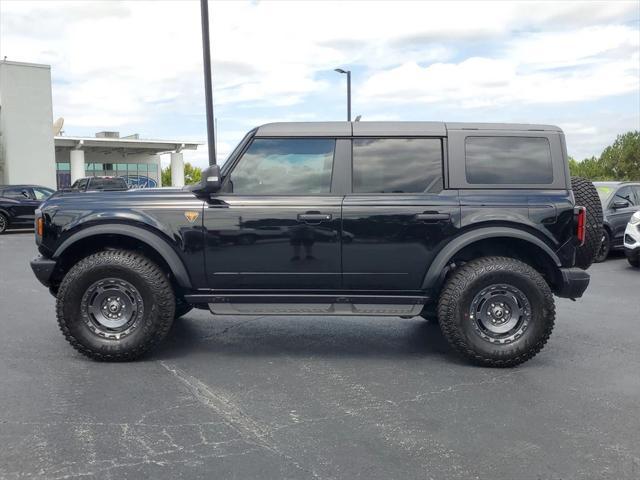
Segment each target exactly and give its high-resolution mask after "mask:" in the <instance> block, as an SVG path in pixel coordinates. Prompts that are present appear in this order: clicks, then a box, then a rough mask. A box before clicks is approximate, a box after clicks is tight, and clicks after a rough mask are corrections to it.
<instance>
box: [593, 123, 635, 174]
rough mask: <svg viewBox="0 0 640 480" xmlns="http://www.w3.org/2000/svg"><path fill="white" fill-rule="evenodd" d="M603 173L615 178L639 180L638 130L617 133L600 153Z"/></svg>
mask: <svg viewBox="0 0 640 480" xmlns="http://www.w3.org/2000/svg"><path fill="white" fill-rule="evenodd" d="M600 161H601V163H602V168H603V170H604V173H605V174H606V175H607V176H609V177H610V178H614V179H616V180H640V132H638V131H635V132H627V133H625V134H624V135H618V138H616V141H615V142H613V145H611V146H609V147H607V148H605V149H604V151H603V152H602V155H600Z"/></svg>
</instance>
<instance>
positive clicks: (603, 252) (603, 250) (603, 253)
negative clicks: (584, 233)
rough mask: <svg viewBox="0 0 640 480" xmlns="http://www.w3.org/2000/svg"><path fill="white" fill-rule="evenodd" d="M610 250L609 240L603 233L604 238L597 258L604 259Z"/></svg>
mask: <svg viewBox="0 0 640 480" xmlns="http://www.w3.org/2000/svg"><path fill="white" fill-rule="evenodd" d="M608 250H609V242H608V240H607V236H606V235H605V234H602V240H600V247H599V248H598V253H597V255H596V258H597V259H598V260H604V258H605V257H606V255H607V251H608Z"/></svg>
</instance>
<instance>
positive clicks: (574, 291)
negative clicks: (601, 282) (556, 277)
mask: <svg viewBox="0 0 640 480" xmlns="http://www.w3.org/2000/svg"><path fill="white" fill-rule="evenodd" d="M560 274H561V275H560V277H561V278H560V284H559V285H558V286H557V288H556V291H555V292H554V293H555V294H556V295H557V296H558V297H562V298H580V297H581V296H582V294H583V293H584V291H585V290H586V289H587V287H588V286H589V280H590V279H591V277H590V276H589V274H588V273H587V272H585V271H584V270H582V269H580V268H561V269H560Z"/></svg>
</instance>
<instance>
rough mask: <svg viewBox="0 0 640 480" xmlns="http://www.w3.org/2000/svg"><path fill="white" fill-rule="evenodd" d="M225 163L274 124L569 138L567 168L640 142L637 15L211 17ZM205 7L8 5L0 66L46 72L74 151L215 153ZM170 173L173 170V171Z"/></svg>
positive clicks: (334, 4) (516, 11) (456, 11)
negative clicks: (423, 126) (387, 123)
mask: <svg viewBox="0 0 640 480" xmlns="http://www.w3.org/2000/svg"><path fill="white" fill-rule="evenodd" d="M209 14H210V19H211V49H212V63H213V66H212V68H213V84H214V86H213V88H214V93H213V96H214V103H215V107H214V108H215V115H216V119H217V132H218V141H217V145H218V158H219V159H220V160H223V159H225V158H226V156H227V155H228V153H230V152H231V150H232V149H233V147H234V146H235V144H236V143H237V142H238V141H239V140H240V139H241V138H242V137H243V136H244V134H245V133H246V132H247V131H248V130H250V129H251V128H253V127H255V126H258V125H261V124H264V123H268V122H274V121H327V120H344V119H346V78H345V76H344V75H340V74H338V73H336V72H334V71H333V69H334V68H336V67H341V68H344V69H350V70H351V71H352V92H353V98H352V110H353V117H355V116H356V115H362V121H366V120H372V121H373V120H435V121H452V122H453V121H475V122H522V123H547V124H555V125H559V126H560V127H561V128H562V129H563V130H564V131H565V133H566V135H567V144H568V150H569V154H570V155H572V156H573V157H575V158H577V159H583V158H586V157H591V156H593V155H599V154H600V153H601V151H602V149H603V148H604V147H606V146H607V145H609V144H611V143H612V142H613V141H614V140H615V138H616V136H617V135H618V134H621V133H624V132H626V131H629V130H640V1H638V0H631V1H624V0H619V1H616V0H611V1H608V2H596V1H585V2H580V1H567V2H562V1H543V2H525V1H512V2H510V1H499V2H484V1H475V2H463V1H449V2H437V1H424V2H419V1H412V2H401V1H356V2H348V1H322V2H312V1H298V2H293V1H287V2H278V1H250V2H242V1H213V0H210V1H209ZM201 46H202V44H201V31H200V4H199V2H198V1H195V0H181V1H156V2H151V1H143V0H136V1H115V0H112V1H92V0H84V1H79V0H77V1H56V0H48V1H42V2H37V1H28V0H0V58H3V57H5V56H6V57H7V59H8V60H15V61H24V62H32V63H45V64H49V65H51V74H52V93H53V113H54V118H57V117H64V119H65V126H64V132H65V134H66V135H93V134H94V133H95V132H98V131H102V130H116V131H120V132H121V135H128V134H132V133H139V134H140V135H141V137H143V138H159V139H172V140H173V139H178V140H188V141H201V142H203V143H205V145H202V146H201V147H200V148H199V149H198V150H197V151H196V152H189V151H185V161H190V162H192V163H194V164H196V165H198V166H205V165H206V164H207V149H206V120H205V107H204V87H203V73H202V48H201ZM167 161H168V160H167V159H163V162H164V163H166V162H167Z"/></svg>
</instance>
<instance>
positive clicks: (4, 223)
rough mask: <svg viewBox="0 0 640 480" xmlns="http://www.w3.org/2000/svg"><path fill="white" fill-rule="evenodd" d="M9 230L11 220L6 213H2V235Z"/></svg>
mask: <svg viewBox="0 0 640 480" xmlns="http://www.w3.org/2000/svg"><path fill="white" fill-rule="evenodd" d="M7 228H9V219H8V218H7V216H6V215H5V214H4V213H0V235H2V234H3V233H4V232H6V231H7Z"/></svg>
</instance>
